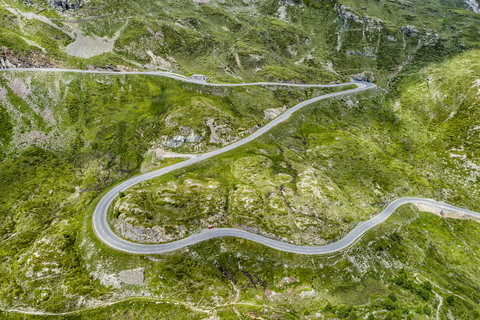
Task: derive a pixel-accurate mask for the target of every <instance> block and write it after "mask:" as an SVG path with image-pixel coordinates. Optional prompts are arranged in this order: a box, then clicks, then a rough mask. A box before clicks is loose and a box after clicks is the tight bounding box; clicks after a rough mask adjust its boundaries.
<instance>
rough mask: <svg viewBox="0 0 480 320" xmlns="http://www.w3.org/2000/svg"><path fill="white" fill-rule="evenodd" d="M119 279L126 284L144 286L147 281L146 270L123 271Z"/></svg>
mask: <svg viewBox="0 0 480 320" xmlns="http://www.w3.org/2000/svg"><path fill="white" fill-rule="evenodd" d="M119 279H120V281H122V282H123V283H125V284H143V281H145V269H143V268H137V269H133V270H124V271H121V272H120V275H119Z"/></svg>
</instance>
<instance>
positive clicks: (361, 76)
mask: <svg viewBox="0 0 480 320" xmlns="http://www.w3.org/2000/svg"><path fill="white" fill-rule="evenodd" d="M350 79H351V80H353V81H364V82H375V75H374V74H373V72H371V71H364V72H361V73H357V74H352V75H351V76H350Z"/></svg>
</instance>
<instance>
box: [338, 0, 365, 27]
mask: <svg viewBox="0 0 480 320" xmlns="http://www.w3.org/2000/svg"><path fill="white" fill-rule="evenodd" d="M335 6H336V9H337V10H338V11H339V15H340V19H342V20H343V21H344V22H345V23H346V22H348V21H349V20H353V21H355V22H362V20H361V19H360V18H359V17H358V16H356V15H355V14H353V13H351V12H348V11H347V8H346V7H345V6H344V5H343V4H342V5H341V6H338V5H335Z"/></svg>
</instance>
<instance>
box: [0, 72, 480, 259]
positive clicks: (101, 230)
mask: <svg viewBox="0 0 480 320" xmlns="http://www.w3.org/2000/svg"><path fill="white" fill-rule="evenodd" d="M2 71H3V72H5V71H22V72H25V71H26V72H39V71H40V72H74V73H91V74H115V75H118V74H142V75H152V76H162V77H166V78H171V79H175V80H179V81H183V82H189V83H196V84H201V85H205V86H219V87H237V86H254V85H264V86H265V85H267V86H290V87H317V88H321V87H340V86H345V85H351V84H355V85H356V86H357V88H355V89H351V90H346V91H342V92H335V93H330V94H326V95H323V96H319V97H315V98H312V99H309V100H306V101H303V102H301V103H299V104H297V105H296V106H294V107H292V108H290V109H288V110H287V111H285V112H284V113H283V114H281V115H280V116H279V117H277V118H275V119H274V120H272V121H271V122H269V123H268V124H267V125H265V126H264V127H262V128H260V129H259V130H257V131H256V132H254V133H253V134H251V135H250V136H248V137H246V138H244V139H242V140H239V141H237V142H235V143H232V144H230V145H228V146H226V147H223V148H221V149H218V150H215V151H212V152H209V153H205V154H201V155H199V156H198V157H195V158H191V159H189V160H186V161H183V162H180V163H177V164H174V165H171V166H169V167H165V168H161V169H158V170H155V171H152V172H148V173H144V174H142V175H138V176H135V177H133V178H131V179H128V180H126V181H124V182H122V183H121V184H119V185H117V186H115V187H114V188H112V189H111V190H109V191H108V192H107V193H106V194H105V195H104V196H103V197H102V199H100V201H99V202H98V204H97V206H96V207H95V209H94V211H93V216H92V226H93V230H94V232H95V234H96V236H97V237H98V238H99V239H100V240H101V241H102V242H104V243H105V244H106V245H108V246H110V247H112V248H114V249H117V250H119V251H123V252H127V253H132V254H158V253H166V252H170V251H175V250H178V249H181V248H184V247H187V246H191V245H193V244H196V243H199V242H202V241H205V240H209V239H213V238H219V237H238V238H244V239H247V240H250V241H254V242H258V243H260V244H263V245H266V246H268V247H271V248H273V249H277V250H281V251H286V252H292V253H298V254H310V255H314V254H315V255H316V254H326V253H332V252H337V251H340V250H343V249H345V248H347V247H349V246H351V245H352V244H354V243H355V242H357V241H358V240H359V239H361V237H362V236H363V235H364V234H365V232H367V231H368V230H370V229H371V228H373V227H375V226H377V225H378V224H380V223H382V222H383V221H385V220H386V219H387V218H388V217H390V215H392V213H393V212H394V211H395V210H396V209H397V208H398V207H400V206H402V205H404V204H408V203H412V204H417V205H422V206H424V207H427V208H431V209H435V210H437V211H438V212H443V213H455V214H457V215H460V216H464V217H471V218H474V219H476V220H478V221H480V213H478V212H474V211H470V210H467V209H462V208H459V207H455V206H452V205H450V204H446V203H443V202H439V201H435V200H432V199H423V198H413V197H407V198H400V199H397V200H394V201H393V202H391V203H390V204H389V205H388V206H386V207H385V208H384V210H383V211H382V212H381V213H380V214H378V215H377V216H375V217H373V218H372V219H370V220H368V221H365V222H361V223H359V224H358V225H357V227H355V228H354V229H353V230H351V231H350V232H349V233H348V234H347V235H346V236H345V237H343V238H342V239H341V240H339V241H337V242H334V243H330V244H328V245H324V246H296V245H291V244H288V243H284V242H280V241H276V240H273V239H270V238H266V237H263V236H260V235H257V234H254V233H250V232H247V231H243V230H239V229H232V228H215V229H206V230H203V231H201V232H200V233H197V234H193V235H191V236H189V237H187V238H184V239H181V240H178V241H174V242H170V243H164V244H141V243H133V242H130V241H127V240H124V239H122V238H120V237H119V236H118V235H116V234H115V233H114V232H113V231H112V229H111V228H110V226H109V224H108V221H107V212H108V208H109V207H110V205H111V204H112V202H113V201H114V199H115V198H116V197H117V196H118V194H119V192H122V191H125V190H127V189H128V188H130V187H132V186H133V185H135V184H137V183H140V182H142V181H146V180H149V179H152V178H155V177H160V176H162V175H164V174H167V173H169V172H172V171H174V170H178V169H182V168H186V167H188V166H190V165H192V164H194V163H198V162H201V161H203V160H206V159H209V158H212V157H215V156H217V155H220V154H223V153H225V152H227V151H230V150H232V149H235V148H237V147H239V146H242V145H245V144H247V143H248V142H250V141H252V140H254V139H256V138H258V137H260V136H261V135H263V134H265V133H266V132H268V131H269V130H271V129H272V128H273V127H275V126H276V125H278V124H280V123H282V122H285V121H286V120H288V119H289V118H290V116H291V115H292V114H293V113H294V112H296V111H298V110H299V109H301V108H303V107H305V106H307V105H310V104H312V103H314V102H317V101H320V100H323V99H328V98H332V97H337V96H341V95H346V94H351V93H355V92H360V91H364V90H369V89H372V88H375V85H374V84H372V83H367V82H350V83H344V84H338V85H304V84H288V83H272V82H258V83H244V84H214V83H207V82H204V81H198V80H193V79H189V78H186V77H183V76H181V75H177V74H173V73H167V72H114V71H112V72H109V71H87V70H70V69H7V70H5V69H4V70H0V72H2Z"/></svg>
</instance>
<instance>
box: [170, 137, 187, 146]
mask: <svg viewBox="0 0 480 320" xmlns="http://www.w3.org/2000/svg"><path fill="white" fill-rule="evenodd" d="M185 140H186V138H185V137H184V136H181V135H178V136H174V137H173V138H172V139H170V140H168V141H167V147H169V148H178V147H180V146H181V145H182V144H183V143H184V142H185Z"/></svg>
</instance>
